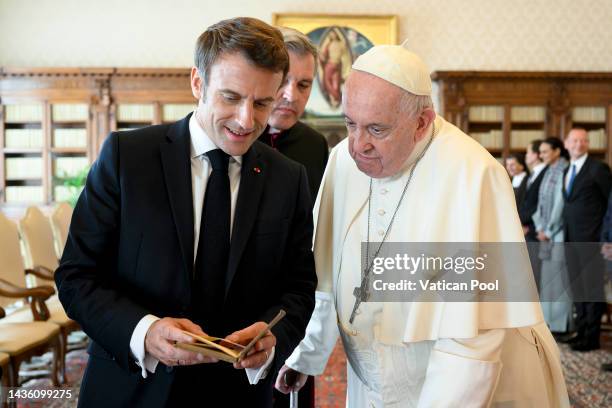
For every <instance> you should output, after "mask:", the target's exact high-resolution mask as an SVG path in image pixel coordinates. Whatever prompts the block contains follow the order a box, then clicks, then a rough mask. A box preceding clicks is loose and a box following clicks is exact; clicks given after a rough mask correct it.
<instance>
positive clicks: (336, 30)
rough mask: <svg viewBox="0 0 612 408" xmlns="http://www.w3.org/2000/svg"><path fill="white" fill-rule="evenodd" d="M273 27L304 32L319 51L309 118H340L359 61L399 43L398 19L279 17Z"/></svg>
mask: <svg viewBox="0 0 612 408" xmlns="http://www.w3.org/2000/svg"><path fill="white" fill-rule="evenodd" d="M273 24H274V25H276V26H285V27H291V28H295V29H296V30H299V31H301V32H303V33H304V34H306V35H307V36H308V38H310V40H311V41H312V42H313V43H314V44H315V45H316V46H317V47H318V50H319V56H318V61H317V68H316V70H317V72H316V75H315V81H314V83H313V87H312V93H311V95H310V99H309V101H308V104H307V105H306V113H305V114H306V116H307V117H318V118H325V117H330V118H337V117H340V116H341V115H342V107H341V102H342V91H343V89H344V81H345V80H346V78H347V76H348V74H349V72H350V70H351V66H352V64H353V62H354V61H355V59H356V58H357V57H359V56H360V55H361V54H363V53H364V52H366V51H367V50H368V49H370V48H371V47H373V46H374V45H376V44H396V43H397V19H396V17H395V16H367V17H366V16H333V15H328V16H319V15H301V14H275V15H274V17H273Z"/></svg>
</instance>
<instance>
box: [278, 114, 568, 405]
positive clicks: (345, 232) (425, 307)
mask: <svg viewBox="0 0 612 408" xmlns="http://www.w3.org/2000/svg"><path fill="white" fill-rule="evenodd" d="M433 129H435V133H433V131H434V130H433ZM432 133H433V134H432ZM430 138H433V140H432V141H431V145H430V146H429V148H428V149H427V151H426V152H425V155H424V156H423V158H422V159H421V161H420V162H419V163H418V165H417V166H416V168H415V171H414V176H413V179H412V181H411V183H410V185H409V187H408V190H407V192H406V196H405V198H404V200H403V202H402V204H401V207H400V209H399V211H398V214H397V217H396V220H395V222H394V223H393V226H392V228H391V230H390V232H389V236H388V238H387V242H521V241H523V234H522V230H521V224H520V222H519V219H518V215H517V210H516V205H515V200H514V194H513V190H512V187H511V185H510V182H509V179H508V176H507V174H506V173H505V170H504V169H503V168H502V167H501V165H500V164H499V163H498V162H497V161H496V160H495V159H494V158H493V157H491V155H490V154H489V153H488V152H487V151H486V150H485V149H484V148H483V147H482V146H480V145H479V144H478V143H476V142H475V141H473V140H472V139H471V138H470V137H468V136H467V135H465V134H464V133H463V132H461V131H460V130H459V129H457V128H456V127H455V126H453V125H451V124H449V123H448V122H446V121H445V120H444V119H442V118H441V117H437V118H436V119H435V121H434V126H432V127H431V128H430V129H429V133H428V136H427V137H425V138H424V139H423V140H422V141H421V142H419V143H418V144H417V146H416V148H415V151H414V152H413V153H412V155H411V157H410V158H409V159H408V161H407V164H406V166H405V168H404V169H403V171H401V172H400V174H398V175H396V176H393V177H389V178H385V179H374V180H373V184H372V197H371V200H372V201H371V204H370V205H371V210H370V214H371V215H370V237H369V239H370V241H380V240H382V237H383V235H384V233H385V230H386V228H387V227H388V225H389V222H390V220H391V217H392V216H393V212H394V210H395V208H396V206H397V203H398V201H399V199H400V196H401V192H402V189H403V187H404V185H405V183H406V180H407V177H408V174H409V172H410V169H411V167H412V166H413V164H412V163H413V162H414V160H415V158H416V157H417V155H418V154H419V153H420V152H421V151H423V150H424V148H425V146H426V144H427V142H428V141H429V139H430ZM347 146H348V145H347V140H344V141H343V142H342V143H340V144H339V145H338V146H336V148H335V149H334V150H333V151H332V153H331V155H330V158H329V163H328V165H327V169H326V171H325V175H324V178H323V182H322V185H321V188H320V190H319V196H318V198H317V203H316V205H315V223H316V235H315V242H314V250H315V259H316V266H317V274H318V277H319V285H318V288H317V304H316V307H315V311H314V313H313V316H312V319H311V321H310V323H309V325H308V328H307V330H306V337H305V338H304V340H303V341H302V342H301V343H300V345H299V346H298V348H297V349H296V350H295V352H294V353H293V354H292V355H291V357H290V358H289V359H288V360H287V365H288V366H289V367H291V368H293V369H295V370H297V371H300V372H302V373H306V374H309V375H319V374H321V373H322V372H323V371H324V368H325V365H326V363H327V359H328V357H329V355H330V353H331V351H332V349H333V347H334V345H335V343H336V340H337V339H338V336H340V338H341V339H342V342H343V344H344V348H345V351H346V353H347V357H348V361H349V367H348V391H347V406H349V407H351V408H353V407H371V406H374V407H382V406H384V407H402V408H406V407H417V406H418V407H481V406H490V405H492V406H503V407H555V408H556V407H564V406H569V401H568V397H567V390H566V387H565V381H564V379H563V374H562V371H561V365H560V359H559V351H558V348H557V346H556V343H555V341H554V339H553V338H552V336H551V334H550V332H549V330H548V329H547V327H546V326H545V324H544V323H543V318H542V313H541V309H540V306H539V304H538V303H528V302H522V303H520V302H507V303H506V302H490V303H476V302H469V303H468V302H465V303H459V302H446V303H445V302H427V303H426V302H404V303H399V302H396V303H390V302H388V303H374V302H368V303H362V304H361V306H360V308H359V314H358V315H357V316H356V318H355V320H354V322H353V324H350V323H349V316H350V313H351V311H352V307H353V304H354V301H355V297H354V296H353V289H354V288H355V287H357V286H359V285H360V279H361V272H360V268H361V252H360V251H361V243H362V242H365V241H366V240H367V238H368V237H367V225H368V203H367V201H368V195H369V185H370V184H369V183H370V178H369V177H368V176H367V175H365V174H363V173H361V172H360V171H359V170H358V168H357V166H356V165H355V163H354V161H353V159H352V158H351V157H350V155H349V152H348V147H347ZM512 265H513V266H514V267H513V268H512V270H507V271H501V272H500V273H503V274H511V275H512V276H511V279H533V277H532V276H531V269H530V266H529V260H528V259H527V258H525V259H517V260H516V262H513V264H512Z"/></svg>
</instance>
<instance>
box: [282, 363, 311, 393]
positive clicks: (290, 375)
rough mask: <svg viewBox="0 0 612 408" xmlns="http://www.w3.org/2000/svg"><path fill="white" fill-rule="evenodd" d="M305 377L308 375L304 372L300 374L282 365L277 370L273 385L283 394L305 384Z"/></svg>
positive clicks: (298, 388) (296, 389) (297, 389)
mask: <svg viewBox="0 0 612 408" xmlns="http://www.w3.org/2000/svg"><path fill="white" fill-rule="evenodd" d="M307 378H308V376H307V375H306V374H302V373H300V372H298V371H295V370H293V369H291V368H289V367H287V366H286V365H283V367H282V368H281V369H280V371H279V372H278V376H277V377H276V384H274V387H275V388H276V389H277V390H279V391H280V392H282V393H283V394H289V393H290V392H294V391H299V390H300V388H302V387H303V386H304V384H306V379H307ZM292 383H293V384H292Z"/></svg>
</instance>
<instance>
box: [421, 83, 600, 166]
mask: <svg viewBox="0 0 612 408" xmlns="http://www.w3.org/2000/svg"><path fill="white" fill-rule="evenodd" d="M432 79H433V80H434V81H437V82H438V84H439V89H440V102H441V107H440V113H441V114H442V115H443V116H444V117H445V118H447V119H449V120H451V121H452V122H453V123H454V124H456V125H457V126H458V127H460V128H461V129H463V130H464V131H466V132H467V131H469V129H470V124H469V115H468V113H469V108H470V107H471V106H479V105H497V106H499V105H504V106H510V107H513V106H543V107H546V114H545V121H544V123H543V124H542V125H537V124H533V125H531V124H521V123H517V124H515V125H516V126H518V127H519V128H521V129H534V130H535V129H538V128H541V129H543V130H544V135H545V136H556V137H559V138H564V137H565V135H566V134H567V132H568V131H569V129H570V128H571V126H572V125H573V122H572V112H573V111H572V110H573V108H574V107H576V106H600V107H606V109H607V117H606V122H605V128H606V130H605V132H606V133H605V135H606V138H607V141H606V148H605V149H600V150H596V149H594V150H592V153H593V155H594V156H596V157H598V158H600V159H605V160H606V161H607V162H608V163H609V164H612V146H611V145H612V123H611V122H610V116H611V113H610V109H611V106H612V73H611V72H494V71H481V72H478V71H438V72H434V73H432ZM506 110H507V108H506ZM460 111H462V112H463V114H461V115H458V114H456V112H460ZM509 119H510V118H509V117H508V116H507V113H506V114H505V115H504V125H503V127H504V132H503V135H504V139H503V140H504V147H503V149H502V150H503V154H504V155H506V154H508V152H509V151H511V150H512V148H510V147H509V146H510V145H509V144H510V142H511V139H510V138H509V137H508V132H511V131H512V123H511V121H510V122H509ZM596 126H597V125H592V126H591V127H596ZM515 150H517V149H515ZM492 153H494V152H493V151H492Z"/></svg>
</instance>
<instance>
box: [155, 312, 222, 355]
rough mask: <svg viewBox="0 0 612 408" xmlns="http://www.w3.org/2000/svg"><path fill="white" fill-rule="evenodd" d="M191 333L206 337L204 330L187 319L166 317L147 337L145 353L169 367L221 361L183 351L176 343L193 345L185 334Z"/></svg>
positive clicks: (159, 321) (156, 324) (156, 323)
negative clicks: (184, 331) (186, 332)
mask: <svg viewBox="0 0 612 408" xmlns="http://www.w3.org/2000/svg"><path fill="white" fill-rule="evenodd" d="M182 330H186V331H189V332H191V333H194V334H198V335H200V336H206V334H205V333H204V332H203V331H202V328H201V327H200V326H198V325H197V324H195V323H193V322H191V321H190V320H187V319H175V318H172V317H164V318H163V319H160V320H158V321H156V322H155V323H153V324H152V325H151V327H149V331H147V335H146V336H145V351H146V352H147V353H149V354H150V355H152V356H153V357H155V358H156V359H157V360H159V361H161V362H162V363H163V364H165V365H167V366H177V365H193V364H201V363H216V362H218V361H219V360H218V359H216V358H213V357H208V356H204V355H202V354H200V353H196V352H193V351H187V350H182V349H180V348H177V347H175V346H174V342H177V341H178V342H181V343H193V342H194V339H193V338H192V337H191V336H188V335H187V334H185V333H183V332H182Z"/></svg>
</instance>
